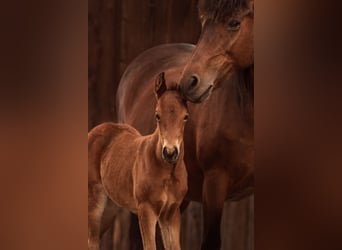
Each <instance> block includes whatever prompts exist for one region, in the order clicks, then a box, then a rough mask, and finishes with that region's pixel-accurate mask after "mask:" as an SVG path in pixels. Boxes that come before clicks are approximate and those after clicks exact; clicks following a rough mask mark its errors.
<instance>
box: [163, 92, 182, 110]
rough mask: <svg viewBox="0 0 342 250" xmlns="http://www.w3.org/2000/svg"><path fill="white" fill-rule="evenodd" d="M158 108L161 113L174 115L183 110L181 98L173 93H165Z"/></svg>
mask: <svg viewBox="0 0 342 250" xmlns="http://www.w3.org/2000/svg"><path fill="white" fill-rule="evenodd" d="M160 108H161V109H162V110H163V111H167V112H170V113H175V112H177V111H179V110H181V109H183V108H185V106H184V104H183V102H182V100H181V98H180V97H179V96H177V95H175V94H173V93H169V94H167V93H165V96H162V98H161V100H160Z"/></svg>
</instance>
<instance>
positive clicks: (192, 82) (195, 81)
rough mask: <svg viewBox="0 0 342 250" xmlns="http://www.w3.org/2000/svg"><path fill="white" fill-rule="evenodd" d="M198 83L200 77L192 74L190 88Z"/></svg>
mask: <svg viewBox="0 0 342 250" xmlns="http://www.w3.org/2000/svg"><path fill="white" fill-rule="evenodd" d="M197 84H198V77H197V76H195V75H192V76H191V77H190V89H193V88H195V87H196V86H197Z"/></svg>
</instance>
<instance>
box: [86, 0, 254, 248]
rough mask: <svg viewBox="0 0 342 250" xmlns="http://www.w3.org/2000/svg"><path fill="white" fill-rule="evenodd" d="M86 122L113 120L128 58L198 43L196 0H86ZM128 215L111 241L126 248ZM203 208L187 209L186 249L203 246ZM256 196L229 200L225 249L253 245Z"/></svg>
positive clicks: (224, 225) (117, 223)
mask: <svg viewBox="0 0 342 250" xmlns="http://www.w3.org/2000/svg"><path fill="white" fill-rule="evenodd" d="M88 3H89V5H88V7H89V8H88V15H89V17H88V18H89V20H88V58H89V59H88V64H89V71H88V74H89V82H88V84H89V85H88V98H89V99H88V100H89V101H88V108H89V116H88V126H89V129H91V128H92V127H93V126H95V125H97V124H99V123H100V122H103V121H115V120H116V110H115V94H116V89H117V85H118V83H119V81H120V78H121V75H122V74H123V72H124V70H125V69H126V67H127V66H128V65H129V63H130V62H131V61H132V60H133V59H134V58H135V57H136V56H138V55H139V54H140V53H141V52H143V51H144V50H146V49H149V48H151V47H153V46H156V45H159V44H163V43H173V42H186V43H193V44H196V43H197V40H198V38H199V35H200V29H201V26H200V22H199V19H198V13H197V1H196V0H186V1H184V0H165V1H157V0H141V1H136V0H89V1H88ZM128 225H129V216H127V214H126V213H124V212H121V214H120V216H118V217H117V218H116V221H115V222H114V229H112V230H113V231H114V232H112V231H109V232H108V233H107V235H106V236H105V237H107V238H108V239H110V236H109V235H110V234H112V233H113V235H114V237H113V238H114V242H113V245H114V246H116V249H127V248H128V245H129V243H128V242H127V241H129V239H128V238H127V237H124V236H123V234H127V233H128V231H127V227H128ZM201 237H202V207H201V205H200V204H199V203H191V204H190V205H189V207H188V208H187V209H186V211H185V212H184V214H183V221H182V246H183V249H189V250H190V249H191V250H192V249H200V243H201ZM253 242H254V206H253V198H252V197H251V198H247V199H244V200H242V201H240V202H233V203H231V204H226V206H225V209H224V215H223V218H222V249H234V250H252V249H254V244H253ZM109 248H113V247H109Z"/></svg>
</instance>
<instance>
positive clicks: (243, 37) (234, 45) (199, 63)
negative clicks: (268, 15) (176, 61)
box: [180, 0, 254, 102]
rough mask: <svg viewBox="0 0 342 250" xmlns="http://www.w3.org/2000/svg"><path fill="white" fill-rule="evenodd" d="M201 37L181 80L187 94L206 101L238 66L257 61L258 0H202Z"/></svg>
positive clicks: (199, 7)
mask: <svg viewBox="0 0 342 250" xmlns="http://www.w3.org/2000/svg"><path fill="white" fill-rule="evenodd" d="M198 9H199V15H200V19H201V23H202V33H201V37H200V39H199V41H198V43H197V46H196V49H195V50H194V52H193V54H192V57H191V59H190V60H189V61H188V63H187V64H186V66H185V68H184V71H183V75H182V78H181V81H180V85H181V89H182V93H183V95H184V96H185V97H186V98H187V99H188V100H189V101H191V102H202V101H203V100H205V99H206V98H208V96H209V95H210V94H211V91H212V90H213V89H214V88H215V87H217V86H218V85H219V84H220V83H221V82H222V81H224V80H226V79H229V78H230V76H231V75H232V74H233V73H234V72H235V71H236V70H238V69H244V68H247V67H249V66H251V65H253V64H254V56H253V53H254V48H253V17H254V0H199V4H198Z"/></svg>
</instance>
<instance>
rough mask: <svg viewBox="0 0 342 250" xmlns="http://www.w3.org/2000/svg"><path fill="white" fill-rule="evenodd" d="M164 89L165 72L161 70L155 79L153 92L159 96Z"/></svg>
mask: <svg viewBox="0 0 342 250" xmlns="http://www.w3.org/2000/svg"><path fill="white" fill-rule="evenodd" d="M165 91H166V83H165V73H164V72H161V73H160V74H159V75H158V76H157V78H156V81H155V86H154V92H155V94H156V96H157V98H159V97H160V96H161V95H162V94H163V93H164V92H165Z"/></svg>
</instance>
